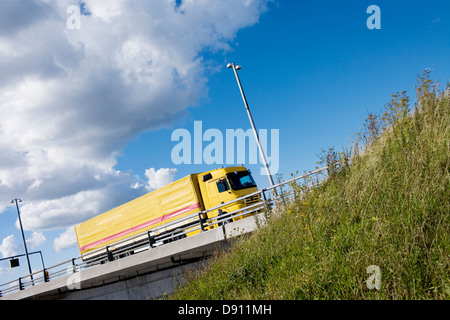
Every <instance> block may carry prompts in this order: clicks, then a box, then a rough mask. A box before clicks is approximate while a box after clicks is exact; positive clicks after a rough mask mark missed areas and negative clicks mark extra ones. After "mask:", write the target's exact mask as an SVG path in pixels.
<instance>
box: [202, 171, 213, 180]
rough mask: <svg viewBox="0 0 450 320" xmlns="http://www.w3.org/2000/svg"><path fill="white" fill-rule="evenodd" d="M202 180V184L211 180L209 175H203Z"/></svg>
mask: <svg viewBox="0 0 450 320" xmlns="http://www.w3.org/2000/svg"><path fill="white" fill-rule="evenodd" d="M202 179H203V182H206V181H208V180H211V179H212V174H211V173H208V174H205V175H204V176H203V178H202Z"/></svg>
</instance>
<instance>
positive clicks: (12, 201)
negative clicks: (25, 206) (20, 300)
mask: <svg viewBox="0 0 450 320" xmlns="http://www.w3.org/2000/svg"><path fill="white" fill-rule="evenodd" d="M18 202H22V200H20V199H13V200H11V203H16V208H17V216H18V217H19V224H20V231H22V239H23V246H24V247H25V255H26V257H27V262H28V271H29V272H30V277H31V281H33V275H32V273H33V272H32V271H31V263H30V258H29V257H28V249H27V242H26V241H25V234H24V233H23V226H22V219H21V218H20V211H19V203H18Z"/></svg>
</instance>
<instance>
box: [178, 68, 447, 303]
mask: <svg viewBox="0 0 450 320" xmlns="http://www.w3.org/2000/svg"><path fill="white" fill-rule="evenodd" d="M449 91H450V86H449V85H448V84H447V88H446V90H445V91H440V90H438V88H437V85H436V84H435V83H434V82H433V81H432V80H431V79H430V76H429V73H428V72H424V74H423V75H422V76H419V77H418V84H417V87H416V102H415V105H414V108H413V109H412V110H410V107H409V104H410V101H409V98H408V97H407V96H406V93H405V92H402V93H397V94H395V95H393V96H392V97H393V99H392V101H391V102H390V103H389V104H387V105H386V107H385V110H384V112H383V113H382V114H379V115H374V114H370V115H369V117H368V118H367V120H366V122H365V123H364V127H363V130H362V132H361V133H359V135H358V140H357V142H356V143H355V145H354V146H353V148H352V149H353V150H352V154H349V152H342V153H339V154H337V153H336V152H335V151H334V150H333V149H332V148H331V149H330V150H329V151H328V152H326V153H325V154H324V156H323V157H322V158H321V159H322V160H323V162H325V163H326V164H331V165H332V164H333V163H334V162H336V161H337V160H341V161H342V162H344V165H343V166H341V167H340V169H334V170H331V171H330V172H329V174H330V178H329V179H328V181H327V182H326V183H324V184H323V185H322V186H321V187H318V188H316V189H314V190H313V191H311V192H310V193H308V194H307V195H306V196H305V197H304V198H303V199H301V200H298V201H296V202H295V203H292V204H290V205H289V207H285V208H284V212H283V213H282V214H281V215H277V216H276V217H274V216H272V218H271V219H270V221H269V223H268V225H267V226H266V227H264V228H260V229H258V230H257V231H256V232H255V233H254V234H252V235H251V236H250V237H247V238H245V239H242V240H239V241H238V242H237V243H236V244H235V245H234V246H233V247H232V249H231V250H227V251H224V252H221V253H218V254H217V255H216V256H215V257H214V258H212V261H211V260H210V262H209V263H208V265H205V267H204V268H202V269H201V270H197V271H196V272H192V273H191V274H189V275H187V282H186V283H185V284H184V285H183V286H182V287H181V288H179V289H178V290H177V291H176V292H175V293H174V295H173V296H171V297H170V298H172V299H449V298H450V276H449V270H450V262H449V260H450V241H449V235H450V232H449V231H450V230H449V228H450V227H449V226H450V224H449V199H450V194H449V190H450V173H449V164H450V159H449V156H450V147H449V140H450V139H449V138H450V132H449V121H450V117H449V111H450V97H449ZM362 149H364V151H362ZM349 163H351V165H349ZM298 188H300V187H299V186H298ZM371 265H376V266H379V268H380V271H381V288H380V289H379V290H376V289H372V290H370V289H368V287H367V279H368V278H369V277H370V276H371V274H369V273H367V268H368V267H369V266H371Z"/></svg>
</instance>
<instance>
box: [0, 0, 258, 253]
mask: <svg viewBox="0 0 450 320" xmlns="http://www.w3.org/2000/svg"><path fill="white" fill-rule="evenodd" d="M85 3H86V8H87V10H89V12H90V13H91V14H90V15H89V16H82V20H81V29H80V30H68V29H67V28H66V19H67V18H68V15H67V12H66V9H67V7H68V6H69V5H72V4H73V1H69V0H64V1H42V0H29V1H27V6H24V5H23V3H22V1H18V2H14V1H12V2H11V1H6V2H5V1H1V6H2V10H1V12H0V150H1V154H2V156H1V158H0V211H2V210H4V209H5V206H4V203H9V201H10V198H11V195H14V196H20V197H21V198H22V200H24V202H23V203H22V204H21V213H22V215H23V224H24V228H25V229H26V230H33V231H42V230H48V229H57V228H65V227H67V226H70V225H73V224H76V223H78V222H80V221H83V220H85V219H87V218H90V217H92V216H93V215H96V214H98V213H100V212H103V211H106V210H107V209H109V208H112V207H114V206H115V205H118V204H120V203H123V202H126V201H128V200H130V199H132V198H134V197H136V196H138V195H140V194H142V193H144V192H145V191H146V190H145V188H144V184H143V183H141V182H142V181H141V180H140V179H139V178H137V177H135V176H132V175H130V174H129V173H123V172H119V171H116V170H114V167H115V165H116V164H117V160H116V158H117V156H118V155H120V154H121V151H122V150H123V148H124V147H125V146H126V145H127V143H128V142H129V141H131V140H132V139H133V138H135V137H136V136H138V135H139V134H140V133H142V132H144V131H148V130H152V129H158V128H162V127H165V126H169V125H170V124H171V123H172V122H173V121H174V120H176V119H177V117H180V116H183V115H184V114H185V110H186V108H187V107H189V106H193V105H196V104H197V103H198V101H199V99H200V98H201V97H202V96H203V93H204V92H207V88H206V87H207V80H206V75H207V74H208V72H209V70H208V69H207V68H208V67H207V66H208V65H211V63H205V62H204V61H203V59H202V57H201V55H202V52H203V50H212V51H217V50H224V49H225V50H226V49H227V48H229V41H231V40H232V39H233V38H234V36H235V35H236V33H237V31H238V30H240V29H241V28H244V27H246V26H250V25H253V24H255V23H256V22H257V21H258V18H259V16H260V15H261V13H262V12H264V10H265V3H266V0H246V1H241V0H230V1H220V0H184V1H182V3H181V5H179V6H176V2H175V0H154V1H148V0H145V1H144V0H130V1H123V0H111V1H99V0H86V1H85ZM230 8H233V10H230ZM153 170H154V169H153ZM167 170H168V171H164V169H160V170H158V171H155V170H154V171H153V172H152V171H149V173H148V174H149V176H150V177H151V181H149V183H148V186H146V187H147V188H156V187H158V186H160V185H162V184H163V183H165V182H166V181H169V180H170V179H172V178H173V177H174V175H175V174H174V171H173V170H171V169H167ZM147 178H149V177H147ZM149 180H150V178H149ZM58 241H60V242H64V241H63V240H58ZM5 245H6V244H5ZM55 246H56V244H55ZM58 247H63V245H59V246H58ZM5 250H6V249H5Z"/></svg>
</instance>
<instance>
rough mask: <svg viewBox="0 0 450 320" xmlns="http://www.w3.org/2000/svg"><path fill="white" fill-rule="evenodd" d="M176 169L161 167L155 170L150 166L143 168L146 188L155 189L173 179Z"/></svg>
mask: <svg viewBox="0 0 450 320" xmlns="http://www.w3.org/2000/svg"><path fill="white" fill-rule="evenodd" d="M177 172H178V170H177V169H168V168H161V169H159V170H155V168H150V169H147V170H145V176H146V177H147V179H148V182H147V186H146V188H147V189H148V190H149V191H150V190H156V189H159V188H161V187H164V186H165V185H168V184H169V183H171V182H173V181H174V180H175V175H176V174H177Z"/></svg>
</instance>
